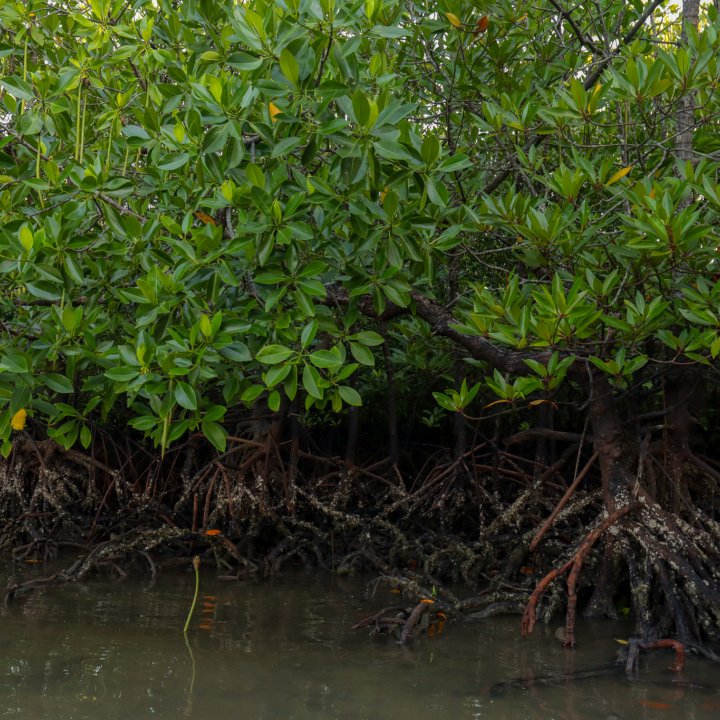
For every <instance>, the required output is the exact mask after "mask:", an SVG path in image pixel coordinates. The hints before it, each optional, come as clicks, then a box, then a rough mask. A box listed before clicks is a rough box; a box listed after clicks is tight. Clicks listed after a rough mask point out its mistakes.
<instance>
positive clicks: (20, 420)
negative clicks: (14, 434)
mask: <svg viewBox="0 0 720 720" xmlns="http://www.w3.org/2000/svg"><path fill="white" fill-rule="evenodd" d="M26 420H27V411H26V410H25V408H22V409H20V410H18V411H17V412H16V413H15V414H14V415H13V416H12V420H11V421H10V427H11V428H12V429H13V430H22V429H23V428H24V427H25V421H26Z"/></svg>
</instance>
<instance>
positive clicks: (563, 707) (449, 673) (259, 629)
mask: <svg viewBox="0 0 720 720" xmlns="http://www.w3.org/2000/svg"><path fill="white" fill-rule="evenodd" d="M193 587H194V585H193V577H192V573H191V572H188V573H178V574H168V573H163V574H161V576H159V577H158V579H157V580H156V581H155V582H154V583H151V582H138V581H127V580H126V581H124V582H121V583H110V582H100V581H93V582H92V583H91V584H89V585H87V586H72V587H70V586H68V587H60V588H53V589H51V590H46V591H44V592H38V593H35V594H33V595H30V596H26V597H25V598H24V599H22V600H19V601H18V602H17V603H16V604H15V605H14V606H12V607H11V608H9V609H7V610H4V611H3V612H2V617H1V618H0V717H2V718H13V717H18V718H28V719H32V720H41V719H45V718H47V720H66V719H67V720H82V719H83V718H88V719H90V718H92V720H106V719H109V718H117V719H122V720H142V719H143V718H159V719H160V720H166V719H167V720H169V719H171V718H183V717H189V718H197V719H198V720H230V719H231V718H232V719H233V720H234V719H235V718H242V720H290V719H292V720H305V719H307V720H331V719H337V720H362V719H367V720H425V719H428V720H429V719H430V718H432V719H433V720H450V719H453V720H464V719H465V718H468V719H470V718H491V719H494V720H504V719H512V720H519V719H521V718H538V719H540V718H542V719H543V720H549V719H550V718H557V719H563V718H566V719H568V720H573V719H577V720H580V719H582V720H595V719H598V720H607V719H609V718H613V719H619V718H628V719H629V718H633V719H636V718H641V719H647V720H651V719H654V718H668V719H670V718H693V719H694V720H704V719H706V718H707V719H708V720H709V718H717V717H718V713H719V712H720V672H718V668H717V667H714V666H711V665H710V664H708V663H706V662H704V661H702V660H700V659H697V658H695V657H692V656H691V657H690V658H689V661H688V664H687V667H686V670H685V671H684V673H683V676H682V677H681V678H678V677H676V676H674V675H673V673H671V672H670V671H669V670H668V669H667V668H668V666H669V665H670V664H671V660H672V658H671V656H670V654H664V653H658V654H654V655H648V656H645V657H643V666H642V674H641V680H640V681H639V682H633V683H630V682H628V681H626V680H625V679H624V678H623V676H622V673H621V672H620V671H616V670H615V669H613V668H609V669H607V671H606V674H594V675H592V676H591V677H585V676H584V675H582V674H580V675H577V676H572V677H570V678H569V679H568V677H567V676H565V675H563V674H564V673H575V672H578V671H583V670H585V669H589V668H598V667H600V666H603V665H604V664H606V663H608V661H610V660H612V658H613V655H614V653H615V649H616V648H617V647H618V646H617V644H616V643H615V641H614V640H613V638H615V637H623V636H626V635H627V634H628V632H629V631H630V629H631V626H630V624H627V623H625V624H623V623H614V624H612V623H594V624H590V623H583V624H581V625H580V627H579V628H578V638H579V647H578V648H577V649H576V650H574V651H566V650H563V649H562V647H560V646H559V644H558V643H557V641H556V640H555V639H554V638H553V636H552V631H551V630H548V631H545V630H544V629H543V628H539V629H538V630H536V634H535V635H533V636H532V637H531V638H528V639H525V640H523V639H521V638H520V637H519V633H518V628H519V621H518V619H517V618H501V619H497V618H496V619H493V620H486V621H482V622H474V623H458V622H456V623H452V622H450V623H448V624H447V625H446V627H445V629H444V631H443V633H442V634H441V635H439V636H437V635H436V636H434V637H427V636H425V637H422V638H420V639H419V640H418V641H416V642H414V643H413V645H412V647H407V648H401V647H398V646H397V645H396V644H395V643H394V642H392V641H390V640H383V639H379V638H374V639H371V638H370V637H368V635H367V633H366V632H365V631H353V630H352V629H351V626H352V625H353V624H354V623H355V622H357V621H358V620H359V619H360V618H362V617H364V616H366V615H369V614H371V613H372V612H374V611H375V610H377V609H379V608H380V607H382V606H383V605H386V604H395V603H396V602H397V596H393V595H387V596H384V597H381V596H376V597H375V598H370V597H368V594H367V588H366V585H365V584H364V582H363V581H361V580H356V579H338V578H335V577H329V576H326V575H319V574H315V575H306V574H302V573H288V574H284V575H282V576H281V577H278V578H275V579H274V580H271V581H266V582H262V583H258V582H253V581H245V582H240V583H234V582H233V583H227V582H223V581H220V580H217V579H215V578H213V577H212V574H211V573H210V572H209V571H204V574H203V577H202V582H201V596H200V604H199V606H198V609H197V611H196V615H195V618H194V621H193V623H192V626H191V628H190V630H189V632H188V635H187V643H186V642H185V640H184V639H183V635H182V627H183V624H184V620H185V616H186V614H187V610H188V606H189V602H190V599H191V597H192V592H193ZM555 675H559V677H557V678H556V679H549V676H550V677H552V676H555Z"/></svg>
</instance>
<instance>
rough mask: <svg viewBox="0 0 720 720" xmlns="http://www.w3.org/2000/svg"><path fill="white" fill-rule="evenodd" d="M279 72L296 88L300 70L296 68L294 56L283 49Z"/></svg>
mask: <svg viewBox="0 0 720 720" xmlns="http://www.w3.org/2000/svg"><path fill="white" fill-rule="evenodd" d="M280 72H282V74H283V75H284V76H285V77H286V78H287V79H288V80H289V81H290V82H291V83H292V85H294V86H295V87H298V85H299V83H300V68H299V67H298V63H297V60H296V59H295V56H294V55H293V54H292V53H291V52H290V51H289V50H288V49H287V48H284V49H283V51H282V52H281V53H280Z"/></svg>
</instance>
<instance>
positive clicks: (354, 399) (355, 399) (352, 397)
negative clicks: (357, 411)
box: [338, 385, 362, 407]
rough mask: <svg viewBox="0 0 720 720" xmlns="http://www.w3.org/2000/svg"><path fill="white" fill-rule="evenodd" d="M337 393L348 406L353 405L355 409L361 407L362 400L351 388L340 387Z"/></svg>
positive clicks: (346, 386) (347, 386)
mask: <svg viewBox="0 0 720 720" xmlns="http://www.w3.org/2000/svg"><path fill="white" fill-rule="evenodd" d="M338 392H339V393H340V397H341V398H342V399H343V400H344V401H345V402H346V403H347V404H348V405H354V406H356V407H359V406H360V405H362V398H361V397H360V393H358V391H357V390H356V389H355V388H352V387H350V386H349V385H341V386H340V387H339V388H338Z"/></svg>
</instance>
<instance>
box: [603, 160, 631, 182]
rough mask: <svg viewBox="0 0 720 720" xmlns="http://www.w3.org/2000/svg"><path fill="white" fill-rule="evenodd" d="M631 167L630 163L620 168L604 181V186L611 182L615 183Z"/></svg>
mask: <svg viewBox="0 0 720 720" xmlns="http://www.w3.org/2000/svg"><path fill="white" fill-rule="evenodd" d="M632 169H633V166H632V165H628V166H627V167H624V168H621V169H620V170H618V171H617V172H616V173H615V174H614V175H613V176H612V177H611V178H610V179H609V180H608V181H607V182H606V183H605V187H609V186H610V185H612V184H613V183H616V182H617V181H618V180H622V178H624V177H625V176H626V175H627V174H628V173H629V172H630V171H631V170H632Z"/></svg>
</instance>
